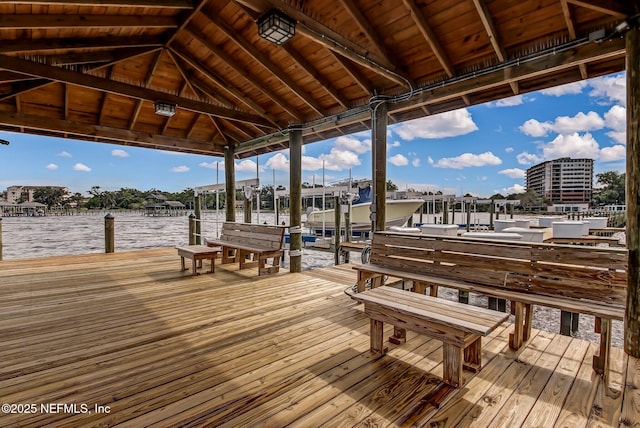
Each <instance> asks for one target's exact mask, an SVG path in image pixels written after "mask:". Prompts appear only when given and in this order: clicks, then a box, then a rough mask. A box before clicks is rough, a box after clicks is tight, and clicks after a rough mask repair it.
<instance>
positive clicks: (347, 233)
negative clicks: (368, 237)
mask: <svg viewBox="0 0 640 428" xmlns="http://www.w3.org/2000/svg"><path fill="white" fill-rule="evenodd" d="M350 208H351V202H349V205H347V210H346V211H345V213H344V242H351V214H350V212H349V211H350ZM349 261H350V260H349V251H345V252H344V262H345V263H349Z"/></svg>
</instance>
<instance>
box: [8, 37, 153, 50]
mask: <svg viewBox="0 0 640 428" xmlns="http://www.w3.org/2000/svg"><path fill="white" fill-rule="evenodd" d="M163 45H164V39H163V38H162V37H147V36H144V37H96V38H91V39H86V38H82V39H75V38H69V39H39V40H29V41H24V40H0V54H2V53H33V52H47V51H59V50H83V51H86V50H95V49H100V50H104V49H118V48H134V47H150V48H152V47H162V46H163Z"/></svg>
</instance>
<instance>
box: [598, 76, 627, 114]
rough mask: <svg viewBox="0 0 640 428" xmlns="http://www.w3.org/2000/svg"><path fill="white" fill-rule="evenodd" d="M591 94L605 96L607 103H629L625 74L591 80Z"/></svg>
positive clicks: (599, 96) (624, 104)
mask: <svg viewBox="0 0 640 428" xmlns="http://www.w3.org/2000/svg"><path fill="white" fill-rule="evenodd" d="M589 85H590V86H591V88H592V89H591V92H589V96H591V97H595V98H603V99H604V102H606V103H614V104H621V105H623V106H626V105H627V81H626V77H625V75H624V74H618V75H616V76H606V77H597V78H595V79H591V80H589Z"/></svg>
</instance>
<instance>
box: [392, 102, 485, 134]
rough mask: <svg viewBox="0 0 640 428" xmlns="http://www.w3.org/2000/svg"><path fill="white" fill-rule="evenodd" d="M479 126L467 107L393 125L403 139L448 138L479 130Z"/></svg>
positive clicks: (394, 130)
mask: <svg viewBox="0 0 640 428" xmlns="http://www.w3.org/2000/svg"><path fill="white" fill-rule="evenodd" d="M477 130H478V126H477V125H476V124H475V122H474V121H473V119H472V118H471V113H469V111H468V110H467V109H460V110H454V111H448V112H445V113H440V114H437V115H434V116H427V117H424V118H420V119H414V120H410V121H407V122H404V123H401V124H399V125H396V126H394V127H393V132H395V133H396V134H397V135H398V136H399V137H400V138H402V139H403V140H409V141H411V140H413V139H414V138H430V139H435V138H447V137H457V136H460V135H466V134H468V133H470V132H473V131H477Z"/></svg>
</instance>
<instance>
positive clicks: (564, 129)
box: [520, 111, 605, 137]
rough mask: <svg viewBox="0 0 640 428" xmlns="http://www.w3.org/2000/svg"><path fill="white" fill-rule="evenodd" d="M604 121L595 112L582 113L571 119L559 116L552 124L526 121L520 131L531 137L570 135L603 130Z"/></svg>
mask: <svg viewBox="0 0 640 428" xmlns="http://www.w3.org/2000/svg"><path fill="white" fill-rule="evenodd" d="M604 125H605V121H604V120H603V119H602V118H601V117H600V115H599V114H598V113H596V112H593V111H590V112H589V113H587V114H584V113H582V112H580V113H578V114H576V115H575V116H573V117H568V116H559V117H557V118H556V119H555V120H554V121H553V122H539V121H537V120H536V119H529V120H527V121H526V122H525V123H524V124H523V125H522V126H520V130H521V131H522V132H523V133H524V134H526V135H529V136H531V137H544V136H546V135H547V134H549V132H554V133H558V134H570V133H573V132H586V131H594V130H597V129H602V128H604Z"/></svg>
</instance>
